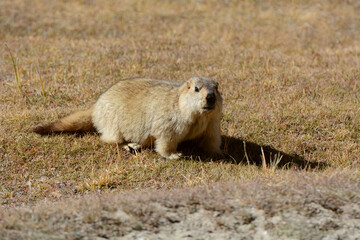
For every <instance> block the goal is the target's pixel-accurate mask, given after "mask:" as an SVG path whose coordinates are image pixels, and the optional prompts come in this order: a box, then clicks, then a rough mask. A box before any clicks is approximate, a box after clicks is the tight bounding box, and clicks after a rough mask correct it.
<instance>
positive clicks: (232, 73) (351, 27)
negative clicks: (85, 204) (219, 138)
mask: <svg viewBox="0 0 360 240" xmlns="http://www.w3.org/2000/svg"><path fill="white" fill-rule="evenodd" d="M359 8H360V5H359V3H358V2H357V1H335V0H329V1H225V2H223V3H220V1H186V2H185V1H126V0H125V1H96V0H93V1H80V0H79V1H50V0H40V1H21V0H15V1H8V0H3V1H0V43H1V46H0V56H1V57H0V96H1V98H0V158H1V161H0V201H1V202H0V203H1V204H2V205H4V206H13V205H18V204H22V203H31V202H34V201H37V200H39V199H44V198H47V199H59V198H62V197H67V196H73V195H74V194H83V193H86V192H88V191H98V190H100V191H119V190H126V189H146V188H156V189H160V188H161V189H167V188H173V187H181V186H194V185H199V184H209V183H212V182H217V181H225V180H232V181H242V180H246V179H253V178H257V177H265V178H268V177H271V178H274V179H281V178H282V175H283V174H284V173H285V172H286V171H289V170H287V169H286V166H289V165H293V166H298V167H301V168H303V167H305V169H306V170H308V171H310V170H311V171H315V172H319V174H320V175H321V174H331V172H333V171H334V170H335V169H338V168H352V169H354V170H355V172H356V173H358V172H359V165H358V163H359V156H360V148H359V136H360V128H359V122H360V108H359V106H360V103H359V100H360V93H359V90H360V85H359V78H360V15H359V14H358V12H359ZM5 43H6V44H7V46H8V47H9V49H10V51H11V53H12V55H13V57H14V59H13V60H14V61H12V58H11V56H10V55H9V51H8V49H7V48H6V46H5ZM13 63H14V66H13ZM14 69H17V70H16V71H15V72H14ZM193 75H204V76H216V77H217V79H218V81H219V82H220V88H221V89H220V90H221V91H222V93H223V96H224V101H225V108H224V116H223V120H222V131H223V135H224V151H225V152H227V153H228V154H229V155H230V156H229V157H228V158H226V159H217V160H211V159H208V158H206V157H201V160H200V159H199V157H188V158H184V159H181V160H176V161H169V160H166V161H165V160H159V156H158V155H157V154H156V153H154V152H152V151H150V150H149V149H148V150H144V151H143V152H141V153H139V154H137V155H131V154H128V153H126V152H123V151H122V150H118V149H117V148H116V147H112V146H109V145H104V144H102V143H101V142H100V140H99V137H98V136H97V135H94V134H85V135H83V136H77V135H55V136H50V137H40V136H38V135H35V134H33V133H31V132H30V129H31V128H32V127H33V126H35V125H36V124H37V123H39V122H49V121H53V120H55V119H57V118H59V117H60V116H64V115H66V114H69V113H71V112H73V111H76V110H78V109H83V108H86V107H87V106H89V105H90V104H91V103H93V102H94V101H95V100H96V98H97V96H98V95H99V94H100V93H101V92H102V91H104V90H105V89H106V88H107V87H108V86H110V85H112V84H113V83H115V82H116V81H117V80H119V79H121V78H127V77H136V76H146V77H151V78H159V79H170V80H175V81H184V80H186V79H187V78H189V77H190V76H193ZM15 76H16V77H15ZM17 77H18V80H16V79H17ZM245 146H246V148H245V150H244V147H245ZM281 156H282V157H281ZM264 159H265V161H263V160H264ZM279 159H281V160H280V163H278V160H279ZM262 162H267V164H266V165H265V164H264V163H262ZM271 162H272V165H271V164H270V163H271ZM269 164H270V165H269ZM259 166H262V167H259ZM317 166H321V169H320V167H317ZM355 176H356V177H354V178H357V179H358V177H359V174H355Z"/></svg>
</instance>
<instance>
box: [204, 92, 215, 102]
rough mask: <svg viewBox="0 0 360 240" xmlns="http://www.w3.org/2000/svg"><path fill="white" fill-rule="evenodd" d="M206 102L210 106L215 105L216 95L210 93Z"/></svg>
mask: <svg viewBox="0 0 360 240" xmlns="http://www.w3.org/2000/svg"><path fill="white" fill-rule="evenodd" d="M206 101H207V103H208V104H214V103H215V94H214V93H208V95H207V96H206Z"/></svg>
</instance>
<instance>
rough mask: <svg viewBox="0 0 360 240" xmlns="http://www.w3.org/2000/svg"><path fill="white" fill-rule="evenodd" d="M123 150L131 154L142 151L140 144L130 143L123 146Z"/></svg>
mask: <svg viewBox="0 0 360 240" xmlns="http://www.w3.org/2000/svg"><path fill="white" fill-rule="evenodd" d="M123 149H125V150H126V151H128V152H130V153H134V154H137V153H138V152H140V150H141V145H140V144H138V143H128V144H126V145H124V146H123Z"/></svg>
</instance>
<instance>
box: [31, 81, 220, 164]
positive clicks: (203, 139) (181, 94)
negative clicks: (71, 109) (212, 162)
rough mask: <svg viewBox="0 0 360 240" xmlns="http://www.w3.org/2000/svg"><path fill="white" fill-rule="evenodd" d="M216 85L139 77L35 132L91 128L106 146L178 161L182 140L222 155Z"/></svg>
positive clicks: (218, 100) (108, 91) (207, 82)
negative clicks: (146, 150)
mask: <svg viewBox="0 0 360 240" xmlns="http://www.w3.org/2000/svg"><path fill="white" fill-rule="evenodd" d="M217 85H218V84H217V83H216V82H214V81H212V80H210V79H208V78H205V77H193V78H190V79H189V80H188V81H186V82H185V83H183V84H179V83H177V82H171V81H162V80H153V79H146V78H137V79H129V80H122V81H119V82H118V83H117V84H115V85H113V86H112V87H111V88H109V89H108V90H107V91H106V92H105V93H103V94H102V95H101V96H100V97H99V99H98V100H97V102H96V103H95V104H94V105H93V106H92V107H91V108H90V109H89V110H87V111H81V112H77V113H74V114H72V115H70V116H68V117H65V118H63V119H60V120H59V121H57V122H55V123H52V124H49V125H45V126H40V127H37V128H35V129H34V131H35V132H37V133H39V134H47V133H51V132H57V131H79V130H90V129H91V127H92V126H93V127H95V129H96V130H97V131H98V132H99V133H100V134H101V140H102V141H104V142H107V143H117V144H128V146H137V145H139V144H140V145H142V146H149V145H152V144H155V150H156V151H157V152H158V153H159V154H160V155H162V156H163V157H166V158H178V157H179V156H180V155H181V154H180V153H177V152H176V149H177V146H178V144H179V143H180V142H183V141H186V140H191V139H198V143H199V146H200V147H201V148H202V149H203V150H204V151H207V152H212V153H220V152H221V150H220V144H221V133H220V118H221V111H222V97H221V94H220V93H219V91H218V90H217Z"/></svg>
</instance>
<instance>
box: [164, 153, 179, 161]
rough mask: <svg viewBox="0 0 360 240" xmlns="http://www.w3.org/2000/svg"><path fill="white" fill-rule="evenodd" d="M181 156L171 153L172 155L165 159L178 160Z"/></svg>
mask: <svg viewBox="0 0 360 240" xmlns="http://www.w3.org/2000/svg"><path fill="white" fill-rule="evenodd" d="M181 156H182V153H179V152H178V153H172V154H170V156H168V157H167V158H168V159H171V160H172V159H179V158H180V157H181Z"/></svg>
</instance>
